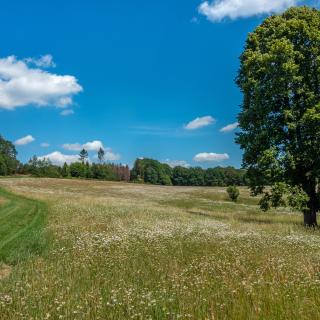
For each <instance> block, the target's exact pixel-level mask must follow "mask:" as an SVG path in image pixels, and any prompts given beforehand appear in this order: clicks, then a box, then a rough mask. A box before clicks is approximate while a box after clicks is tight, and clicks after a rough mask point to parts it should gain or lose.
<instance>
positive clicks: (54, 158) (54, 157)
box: [39, 151, 79, 166]
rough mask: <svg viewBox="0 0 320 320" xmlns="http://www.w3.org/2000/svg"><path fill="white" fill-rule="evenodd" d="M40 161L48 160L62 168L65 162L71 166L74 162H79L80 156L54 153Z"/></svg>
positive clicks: (42, 157)
mask: <svg viewBox="0 0 320 320" xmlns="http://www.w3.org/2000/svg"><path fill="white" fill-rule="evenodd" d="M39 159H41V160H42V159H47V160H50V161H51V162H52V163H53V164H56V165H58V166H60V165H63V164H64V163H65V162H66V163H68V164H70V163H72V162H77V161H79V156H78V155H76V154H73V155H67V154H63V153H61V152H60V151H54V152H52V153H49V154H47V155H45V156H41V157H39Z"/></svg>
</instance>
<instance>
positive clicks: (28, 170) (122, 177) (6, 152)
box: [0, 136, 246, 186]
mask: <svg viewBox="0 0 320 320" xmlns="http://www.w3.org/2000/svg"><path fill="white" fill-rule="evenodd" d="M97 158H98V161H99V162H98V163H90V162H89V161H88V152H87V151H86V150H85V149H83V150H82V151H81V152H80V154H79V161H78V162H74V163H71V164H67V163H64V165H63V166H57V165H55V164H53V163H52V162H51V161H50V160H49V159H42V158H41V159H40V158H37V157H36V156H34V157H33V158H32V159H30V160H29V162H28V163H25V164H23V163H21V162H20V161H18V160H17V151H16V148H15V146H14V144H13V143H12V142H10V141H7V140H5V139H4V138H3V137H1V136H0V176H6V175H14V174H20V175H31V176H34V177H49V178H83V179H98V180H108V181H127V182H130V181H131V182H135V183H149V184H157V185H174V186H228V185H238V186H241V185H246V171H245V170H242V169H235V168H233V167H226V168H222V167H216V168H209V169H202V168H200V167H195V168H185V167H181V166H177V167H174V168H172V167H170V166H169V165H168V164H165V163H161V162H159V161H157V160H153V159H137V160H136V161H135V163H134V167H133V168H132V170H130V168H129V167H128V166H127V165H121V164H113V163H106V162H105V161H104V150H103V149H100V150H99V151H98V153H97Z"/></svg>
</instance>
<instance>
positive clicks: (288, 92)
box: [236, 7, 320, 226]
mask: <svg viewBox="0 0 320 320" xmlns="http://www.w3.org/2000/svg"><path fill="white" fill-rule="evenodd" d="M237 84H238V86H239V87H240V89H241V91H242V93H243V96H244V98H243V104H242V110H241V113H240V114H239V123H240V128H241V132H240V133H239V134H238V136H237V139H236V141H237V142H238V143H239V144H240V146H241V148H242V149H243V150H244V156H243V165H244V167H245V168H246V169H248V176H249V178H250V186H251V189H252V191H253V193H254V194H261V193H264V197H263V199H262V201H261V205H262V206H263V208H265V209H268V207H269V206H270V205H271V206H279V205H281V204H284V203H285V201H288V199H289V204H291V205H292V206H294V207H297V208H299V209H300V210H301V211H303V213H304V222H305V224H306V225H309V226H315V225H316V224H317V218H316V216H317V212H318V211H319V209H320V205H319V177H320V12H319V11H318V10H316V9H312V8H308V7H298V8H291V9H289V10H287V11H286V12H285V13H283V14H282V15H275V16H271V17H269V18H267V19H266V20H265V21H264V22H263V23H262V24H261V25H260V26H259V27H258V28H257V29H256V30H255V31H254V32H253V33H251V34H249V36H248V39H247V41H246V45H245V50H244V52H243V54H242V56H241V66H240V70H239V74H238V77H237ZM268 185H269V186H271V188H266V186H268ZM284 193H287V196H286V197H284V196H283V195H284Z"/></svg>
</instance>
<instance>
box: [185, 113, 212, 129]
mask: <svg viewBox="0 0 320 320" xmlns="http://www.w3.org/2000/svg"><path fill="white" fill-rule="evenodd" d="M214 122H215V119H214V118H213V117H211V116H205V117H198V118H196V119H194V120H192V121H190V122H189V123H188V124H186V125H185V126H184V128H185V129H187V130H196V129H200V128H203V127H207V126H209V125H211V124H213V123H214Z"/></svg>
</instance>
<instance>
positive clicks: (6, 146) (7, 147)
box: [0, 136, 19, 176]
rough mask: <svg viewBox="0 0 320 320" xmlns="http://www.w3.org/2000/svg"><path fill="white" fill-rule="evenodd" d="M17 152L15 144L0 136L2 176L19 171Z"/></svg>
mask: <svg viewBox="0 0 320 320" xmlns="http://www.w3.org/2000/svg"><path fill="white" fill-rule="evenodd" d="M16 157H17V151H16V148H15V146H14V145H13V143H11V142H10V141H7V140H5V139H4V138H3V137H2V136H0V176H5V175H10V174H14V173H16V171H17V167H18V164H19V162H18V161H17V158H16Z"/></svg>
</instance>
